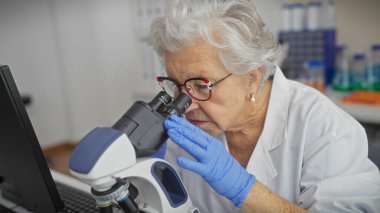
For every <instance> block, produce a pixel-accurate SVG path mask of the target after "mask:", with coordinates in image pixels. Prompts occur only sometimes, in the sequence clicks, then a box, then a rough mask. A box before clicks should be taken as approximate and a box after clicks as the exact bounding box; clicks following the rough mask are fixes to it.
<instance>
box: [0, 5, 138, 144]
mask: <svg viewBox="0 0 380 213" xmlns="http://www.w3.org/2000/svg"><path fill="white" fill-rule="evenodd" d="M130 9H131V8H130V1H129V0H112V1H102V0H76V1H74V0H71V1H61V0H6V1H0V29H1V30H0V63H1V64H7V65H9V66H10V68H11V71H12V72H13V74H14V77H15V80H16V83H17V85H18V87H19V90H20V92H21V93H25V94H31V96H32V98H33V103H32V105H31V107H30V108H28V113H29V116H30V119H31V121H32V123H33V125H34V128H35V131H36V134H37V137H38V138H39V140H40V143H41V145H42V146H43V147H46V146H50V145H53V144H55V143H59V142H62V141H65V140H74V141H75V140H79V139H80V138H82V137H83V136H84V135H85V134H86V133H87V132H88V131H90V130H91V129H92V128H94V127H96V126H109V125H112V124H113V123H114V122H115V121H116V120H117V119H118V118H119V117H120V116H121V115H122V114H123V113H124V112H125V110H126V109H127V108H128V107H129V106H130V105H131V99H132V98H131V96H132V93H133V91H134V88H135V87H136V86H137V85H138V80H139V79H138V78H139V77H140V76H141V75H139V72H140V71H141V66H142V62H141V54H140V52H139V49H138V48H137V45H138V44H137V43H136V39H135V36H134V35H133V28H132V27H131V23H132V22H131V20H130V16H131V11H130ZM136 79H137V83H136Z"/></svg>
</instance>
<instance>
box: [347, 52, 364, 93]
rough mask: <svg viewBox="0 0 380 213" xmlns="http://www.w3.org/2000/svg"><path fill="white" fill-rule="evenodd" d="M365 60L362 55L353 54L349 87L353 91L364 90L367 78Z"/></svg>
mask: <svg viewBox="0 0 380 213" xmlns="http://www.w3.org/2000/svg"><path fill="white" fill-rule="evenodd" d="M366 68H367V60H366V57H365V55H364V54H362V53H358V54H355V55H354V56H353V58H352V61H351V68H350V69H351V70H350V75H351V87H352V89H353V90H366V89H367V77H366V73H367V72H366Z"/></svg>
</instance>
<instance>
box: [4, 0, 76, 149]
mask: <svg viewBox="0 0 380 213" xmlns="http://www.w3.org/2000/svg"><path fill="white" fill-rule="evenodd" d="M50 2H51V1H49V0H39V1H23V0H8V1H0V64H6V65H9V66H10V69H11V71H12V73H13V76H14V78H15V81H16V84H17V85H18V88H19V90H20V93H21V94H29V95H31V97H32V98H33V103H32V105H31V106H30V107H29V108H28V113H29V116H30V118H31V121H32V124H33V125H34V128H35V131H36V134H37V136H38V137H39V139H40V141H41V142H42V145H44V146H48V145H50V144H52V143H54V142H56V141H58V140H63V139H66V138H68V137H69V135H70V134H69V128H68V123H67V119H66V117H67V111H66V103H65V98H64V91H63V82H62V81H61V78H62V76H61V70H60V67H59V66H58V61H57V46H56V40H55V38H54V33H53V32H52V30H51V29H52V26H53V24H54V23H53V22H52V19H51V15H50V13H51V9H50ZM0 119H1V118H0Z"/></svg>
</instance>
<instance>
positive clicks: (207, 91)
mask: <svg viewBox="0 0 380 213" xmlns="http://www.w3.org/2000/svg"><path fill="white" fill-rule="evenodd" d="M231 75H232V73H230V74H228V75H227V76H225V77H223V78H221V79H219V80H217V81H215V82H214V83H211V82H210V81H209V80H208V79H207V78H189V79H187V80H186V81H185V83H183V84H180V83H178V82H177V81H176V80H174V79H172V78H169V77H162V76H158V77H157V81H158V83H159V84H160V86H161V87H162V89H163V90H164V91H165V92H166V93H168V94H169V95H170V96H171V97H172V98H174V97H176V96H177V95H178V94H179V93H180V92H181V87H182V86H183V87H185V89H186V91H187V92H188V94H189V95H190V96H191V97H192V98H194V99H196V100H198V101H207V100H209V99H210V98H211V89H212V88H214V87H215V86H216V85H218V84H219V83H220V82H222V81H223V80H224V79H226V78H228V77H230V76H231Z"/></svg>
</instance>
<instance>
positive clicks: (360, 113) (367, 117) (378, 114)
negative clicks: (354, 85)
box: [324, 89, 380, 124]
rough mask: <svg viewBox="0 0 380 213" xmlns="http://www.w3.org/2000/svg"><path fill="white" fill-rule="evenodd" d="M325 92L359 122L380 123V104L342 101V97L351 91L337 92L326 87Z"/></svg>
mask: <svg viewBox="0 0 380 213" xmlns="http://www.w3.org/2000/svg"><path fill="white" fill-rule="evenodd" d="M324 94H325V95H326V96H327V97H329V98H330V100H332V101H333V102H334V103H335V104H336V105H338V106H339V107H340V108H342V109H343V110H344V111H346V112H347V113H348V114H350V115H351V116H352V117H354V118H355V119H357V120H358V121H359V122H363V123H372V124H380V107H379V106H373V105H367V104H345V103H343V102H342V101H341V98H342V97H344V96H346V95H348V94H349V93H343V92H335V91H333V90H332V89H326V90H325V91H324Z"/></svg>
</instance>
